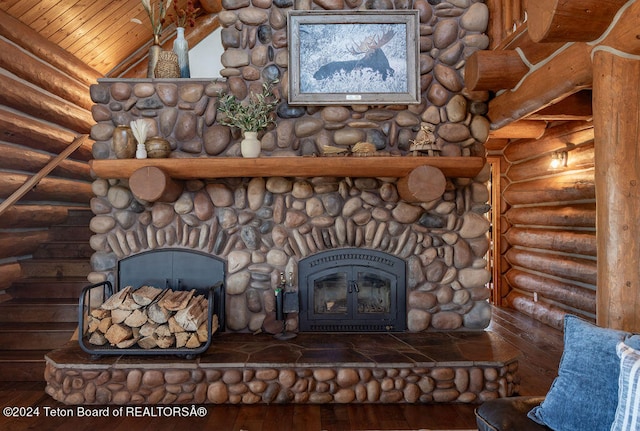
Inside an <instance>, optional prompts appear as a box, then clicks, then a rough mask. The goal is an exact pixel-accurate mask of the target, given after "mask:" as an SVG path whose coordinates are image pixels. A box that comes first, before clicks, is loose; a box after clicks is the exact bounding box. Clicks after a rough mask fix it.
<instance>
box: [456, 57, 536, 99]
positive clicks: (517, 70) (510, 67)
mask: <svg viewBox="0 0 640 431" xmlns="http://www.w3.org/2000/svg"><path fill="white" fill-rule="evenodd" d="M527 72H529V67H528V66H527V65H526V64H525V63H524V62H523V61H522V59H521V58H520V55H519V54H518V53H517V52H516V51H476V52H474V53H473V54H471V56H470V57H469V58H468V59H467V63H466V65H465V68H464V82H465V84H466V86H467V88H468V89H469V90H471V91H484V90H492V91H497V90H502V89H505V88H513V87H515V86H516V84H518V82H520V80H521V79H522V78H523V77H524V75H526V74H527Z"/></svg>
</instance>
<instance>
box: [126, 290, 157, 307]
mask: <svg viewBox="0 0 640 431" xmlns="http://www.w3.org/2000/svg"><path fill="white" fill-rule="evenodd" d="M160 293H162V289H158V288H156V287H153V286H142V287H140V288H138V289H136V290H134V291H133V293H132V294H131V296H132V297H133V300H134V301H136V303H137V304H139V305H142V306H144V305H149V304H151V303H152V302H153V301H154V300H155V299H156V298H157V297H158V295H160Z"/></svg>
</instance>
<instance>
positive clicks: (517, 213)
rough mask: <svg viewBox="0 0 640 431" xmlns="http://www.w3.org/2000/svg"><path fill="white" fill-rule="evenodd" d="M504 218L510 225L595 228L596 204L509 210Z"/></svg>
mask: <svg viewBox="0 0 640 431" xmlns="http://www.w3.org/2000/svg"><path fill="white" fill-rule="evenodd" d="M505 217H506V219H507V220H508V221H509V222H510V223H511V224H524V225H531V226H562V227H593V228H595V225H596V204H595V202H594V203H590V204H576V205H567V206H564V205H563V206H541V207H536V208H535V210H532V209H531V208H529V207H518V208H510V209H509V210H508V211H507V212H506V213H505Z"/></svg>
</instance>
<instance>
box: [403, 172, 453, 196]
mask: <svg viewBox="0 0 640 431" xmlns="http://www.w3.org/2000/svg"><path fill="white" fill-rule="evenodd" d="M446 186H447V179H446V178H445V176H444V174H443V173H442V171H441V170H440V169H438V168H435V167H433V166H425V165H423V166H418V167H417V168H414V169H413V170H412V171H411V172H409V174H408V175H406V176H404V177H402V178H400V179H399V180H398V183H397V188H398V193H399V194H400V197H401V198H402V199H403V200H405V201H407V202H414V203H417V202H430V201H433V200H435V199H438V198H439V197H440V196H442V195H443V194H444V191H445V188H446Z"/></svg>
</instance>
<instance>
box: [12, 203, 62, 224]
mask: <svg viewBox="0 0 640 431" xmlns="http://www.w3.org/2000/svg"><path fill="white" fill-rule="evenodd" d="M67 217H68V208H67V207H65V206H62V205H14V206H12V207H11V208H8V209H7V210H6V211H5V212H3V213H2V214H0V226H2V228H3V229H10V228H33V227H49V226H51V225H54V224H61V223H64V222H65V220H67Z"/></svg>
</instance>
